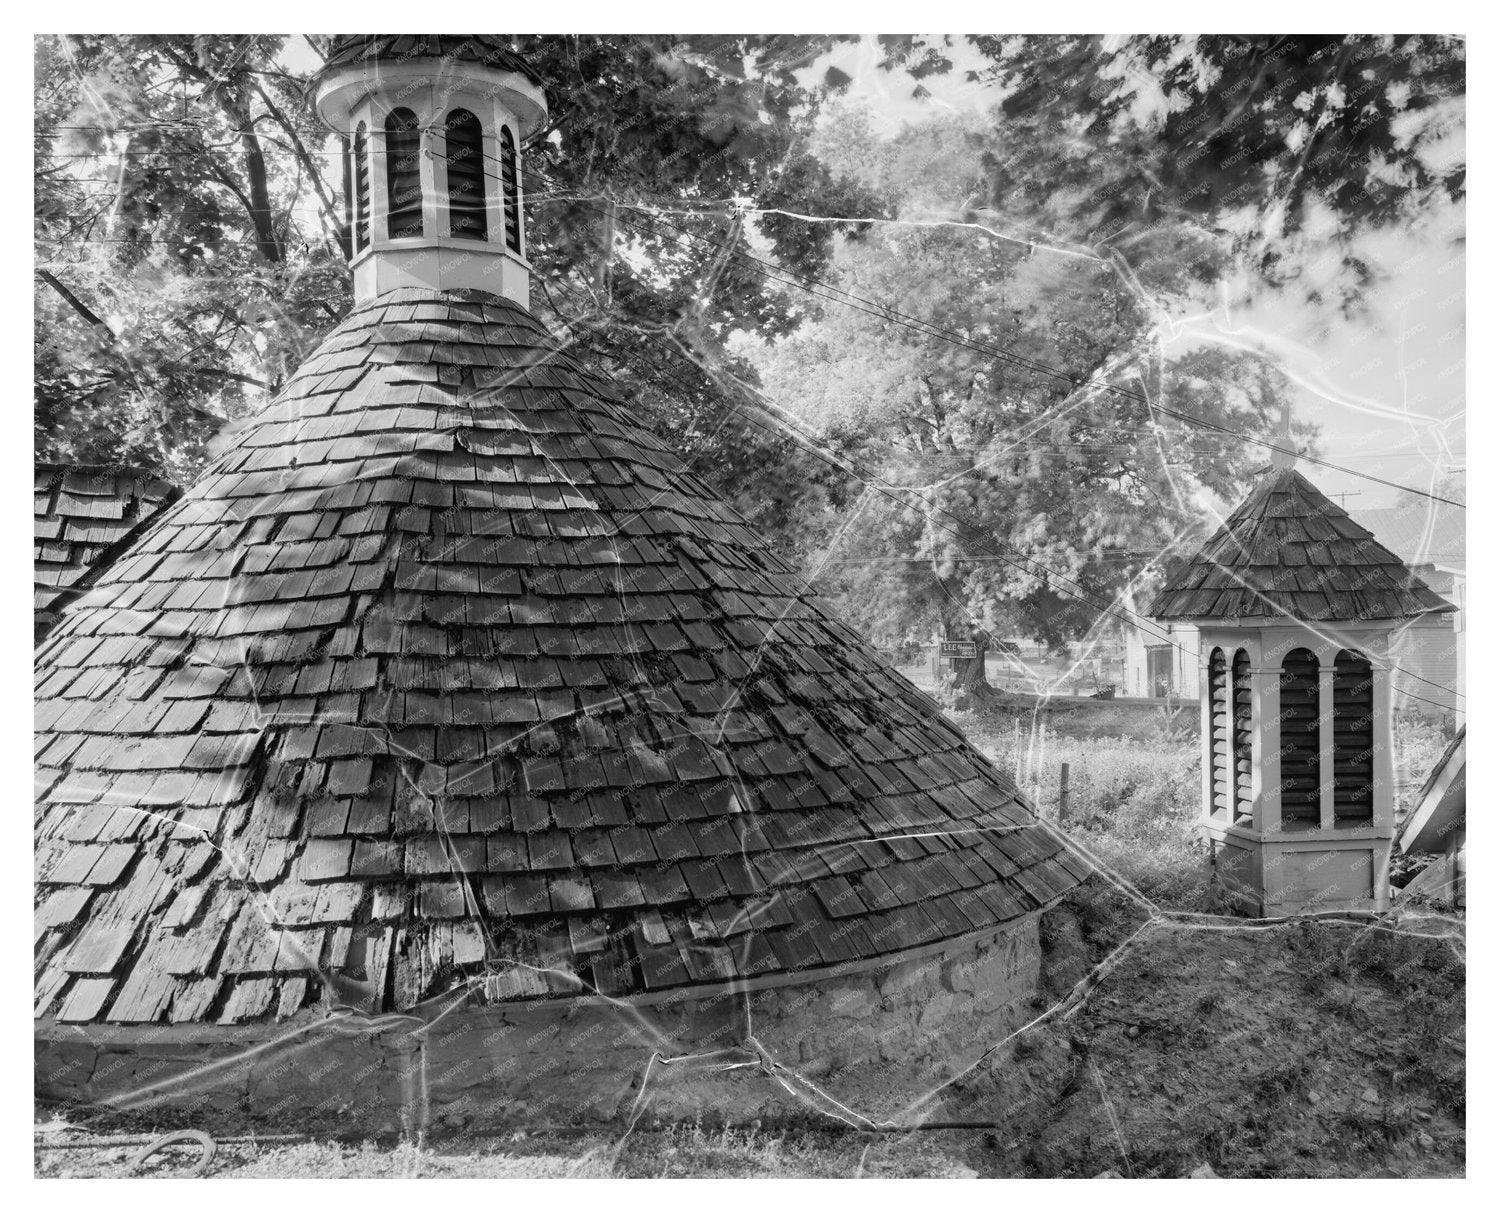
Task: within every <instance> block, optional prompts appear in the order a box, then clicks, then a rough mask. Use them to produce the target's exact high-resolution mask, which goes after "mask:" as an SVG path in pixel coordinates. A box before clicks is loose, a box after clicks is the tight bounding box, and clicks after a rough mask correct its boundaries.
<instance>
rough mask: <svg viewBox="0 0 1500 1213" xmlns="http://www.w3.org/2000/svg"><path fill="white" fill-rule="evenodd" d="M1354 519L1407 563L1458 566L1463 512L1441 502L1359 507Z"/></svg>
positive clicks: (1462, 552) (1462, 554) (1461, 564)
mask: <svg viewBox="0 0 1500 1213" xmlns="http://www.w3.org/2000/svg"><path fill="white" fill-rule="evenodd" d="M1355 518H1356V519H1357V520H1358V522H1359V523H1360V524H1361V525H1362V526H1366V527H1368V528H1369V529H1370V531H1371V532H1372V533H1373V534H1374V536H1375V538H1376V539H1378V540H1379V541H1380V542H1381V543H1382V544H1384V545H1385V546H1386V547H1388V548H1390V550H1391V551H1393V552H1395V553H1396V555H1398V556H1400V557H1401V559H1402V560H1404V561H1406V563H1407V564H1409V565H1414V566H1415V565H1424V564H1425V565H1437V566H1440V567H1442V568H1445V569H1455V568H1456V569H1462V568H1463V567H1464V560H1465V548H1466V543H1465V540H1466V535H1465V530H1466V526H1465V521H1466V511H1465V510H1463V509H1462V508H1461V507H1459V506H1455V505H1447V504H1445V503H1443V502H1441V501H1435V502H1431V503H1423V504H1422V505H1421V506H1418V507H1416V508H1412V507H1410V506H1407V507H1400V506H1395V507H1391V508H1389V509H1378V510H1359V511H1357V512H1356V514H1355Z"/></svg>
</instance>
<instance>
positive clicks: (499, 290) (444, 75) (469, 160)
mask: <svg viewBox="0 0 1500 1213" xmlns="http://www.w3.org/2000/svg"><path fill="white" fill-rule="evenodd" d="M314 87H315V89H316V93H315V105H316V108H317V112H318V116H319V117H320V118H321V119H322V120H323V121H324V122H325V123H326V124H327V125H328V126H329V127H331V128H332V129H333V130H334V131H335V132H337V133H338V134H339V135H340V136H341V137H342V139H343V141H344V146H345V148H346V158H345V167H344V196H345V200H346V202H345V206H346V218H347V222H348V227H349V237H348V239H349V249H350V253H351V265H352V267H353V270H354V298H355V301H356V302H357V303H364V302H367V301H369V300H370V299H373V298H375V297H376V296H378V295H383V294H386V293H388V292H390V291H393V290H400V289H403V288H407V287H429V288H433V289H436V290H453V289H457V288H461V287H471V288H477V289H479V290H485V291H489V292H491V293H493V294H496V295H501V296H504V297H505V298H507V299H512V300H514V301H515V302H517V303H519V304H520V305H521V306H522V307H529V296H530V290H529V286H530V281H529V280H530V266H529V263H528V262H527V260H526V224H525V220H524V218H523V216H522V210H521V207H522V196H521V169H520V161H519V148H520V144H521V140H522V139H524V138H525V137H526V136H527V135H528V134H530V133H531V132H532V131H534V130H535V129H536V128H537V127H539V126H540V125H541V124H542V122H543V121H544V120H545V118H546V116H547V103H546V99H545V97H544V96H543V93H542V88H541V80H540V78H539V77H538V76H537V75H536V73H535V72H533V71H532V70H531V68H530V67H529V66H528V65H527V64H526V62H525V61H524V60H523V59H522V58H521V57H520V56H519V55H517V54H516V53H515V52H514V51H512V50H511V49H510V48H509V47H508V46H506V45H505V44H504V43H503V42H502V41H500V40H499V39H498V38H495V37H493V36H490V35H485V34H465V35H450V34H358V35H348V36H343V37H340V38H337V39H336V40H335V41H334V44H333V46H332V48H331V50H330V52H329V56H328V62H327V63H326V64H325V65H324V68H323V70H322V71H321V72H320V73H319V74H318V77H317V80H316V81H315V85H314Z"/></svg>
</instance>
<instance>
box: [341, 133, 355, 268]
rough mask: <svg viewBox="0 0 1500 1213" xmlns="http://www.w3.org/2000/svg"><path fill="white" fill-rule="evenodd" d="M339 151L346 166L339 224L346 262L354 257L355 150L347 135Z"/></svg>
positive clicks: (342, 139) (343, 137)
mask: <svg viewBox="0 0 1500 1213" xmlns="http://www.w3.org/2000/svg"><path fill="white" fill-rule="evenodd" d="M339 149H340V151H341V152H342V153H343V155H342V157H341V159H342V161H343V165H344V221H343V223H341V224H339V247H340V248H341V249H343V250H344V260H345V261H350V260H352V259H353V257H354V165H353V161H354V148H353V145H352V144H351V143H350V142H349V137H348V136H347V135H340V136H339Z"/></svg>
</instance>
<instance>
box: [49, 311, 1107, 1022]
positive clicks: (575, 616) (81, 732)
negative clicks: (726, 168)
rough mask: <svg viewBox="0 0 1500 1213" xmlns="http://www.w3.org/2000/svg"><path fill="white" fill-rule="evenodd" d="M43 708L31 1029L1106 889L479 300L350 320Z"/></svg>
mask: <svg viewBox="0 0 1500 1213" xmlns="http://www.w3.org/2000/svg"><path fill="white" fill-rule="evenodd" d="M38 678H39V687H38V693H37V704H36V721H37V727H38V746H39V749H38V758H37V779H38V800H37V810H38V813H37V831H36V836H37V841H38V869H37V870H38V886H37V887H38V898H39V902H38V910H37V925H38V930H39V932H41V933H42V935H43V940H42V944H41V947H40V948H39V952H38V955H39V956H40V957H41V960H40V962H39V966H38V993H37V1013H38V1015H43V1014H46V1013H53V1014H55V1015H56V1017H57V1018H58V1019H59V1020H61V1021H64V1022H73V1021H78V1022H83V1021H91V1020H104V1021H110V1022H142V1021H152V1020H161V1019H167V1020H171V1021H173V1022H177V1021H200V1020H204V1019H210V1018H212V1019H214V1020H218V1021H223V1022H236V1021H240V1020H247V1019H257V1018H266V1017H285V1016H288V1015H291V1014H293V1013H295V1012H296V1010H297V1008H298V1007H300V1006H302V1005H304V1003H307V1002H319V1003H320V1005H322V1006H323V1007H324V1008H325V1009H326V1007H327V1006H328V1005H329V1004H330V1003H331V1002H344V1003H353V1004H356V1005H359V1006H362V1007H365V1008H367V1009H370V1010H372V1011H381V1010H406V1009H409V1008H412V1007H414V1006H417V1005H418V1004H420V1003H422V1002H423V1001H424V1000H426V999H430V998H434V997H436V996H438V995H439V994H443V995H444V996H445V997H450V998H451V997H452V992H453V989H454V987H455V986H462V987H464V988H466V989H468V990H469V991H470V992H471V993H474V994H476V995H478V994H482V995H483V997H484V998H486V999H488V1000H491V1001H505V1000H509V999H520V998H534V997H544V996H547V995H568V994H573V993H577V992H580V991H582V992H585V993H587V992H592V991H593V990H598V991H599V992H601V993H604V994H607V995H622V994H639V993H649V992H652V991H655V990H659V989H667V988H672V987H677V986H690V985H708V984H716V983H720V982H723V981H726V980H730V979H748V978H753V977H760V976H769V977H777V976H781V977H786V976H789V975H791V974H794V973H798V972H800V971H802V970H817V969H820V968H822V967H824V966H832V965H838V964H843V963H850V962H860V961H866V960H869V961H872V962H874V961H878V960H879V958H884V957H897V956H899V955H901V954H903V953H905V952H907V951H909V950H911V949H913V948H916V947H919V946H921V945H924V944H929V943H935V942H938V941H942V940H946V939H952V938H956V937H960V936H965V935H967V934H970V933H974V932H980V931H984V930H989V929H993V928H995V927H997V926H998V925H1000V924H1003V923H1006V922H1008V921H1011V920H1014V919H1016V918H1018V917H1021V916H1024V915H1026V914H1028V913H1030V912H1032V911H1034V910H1036V909H1038V908H1039V907H1042V906H1044V905H1047V904H1049V903H1050V902H1052V901H1053V900H1055V899H1056V898H1057V897H1059V896H1060V895H1062V894H1063V893H1064V892H1066V891H1067V890H1068V889H1069V888H1071V887H1073V886H1074V885H1075V884H1077V883H1078V881H1079V880H1080V879H1081V878H1082V877H1083V876H1084V875H1085V871H1086V869H1085V866H1084V865H1083V864H1082V863H1081V862H1080V861H1079V860H1078V859H1077V858H1076V857H1074V856H1072V855H1070V854H1068V853H1066V852H1065V851H1064V850H1063V849H1062V844H1061V842H1060V840H1059V839H1058V837H1057V836H1056V835H1055V834H1054V833H1053V832H1051V831H1050V830H1048V829H1047V828H1045V827H1043V826H1041V825H1039V824H1038V823H1037V822H1036V820H1035V818H1034V817H1033V815H1032V813H1031V812H1030V811H1029V810H1028V808H1027V807H1026V805H1025V804H1024V803H1023V801H1022V798H1021V795H1020V793H1019V792H1018V791H1017V789H1016V786H1015V785H1014V783H1012V781H1011V780H1010V779H1009V778H1008V777H1007V776H1006V775H1005V774H1003V773H1002V772H1001V771H1000V770H998V769H997V768H996V767H994V766H992V765H991V764H990V763H989V761H987V760H986V759H985V758H984V756H983V755H981V754H980V753H979V752H978V751H977V750H975V749H974V748H973V747H972V746H970V745H969V744H968V743H967V742H966V741H965V740H964V737H963V735H962V734H961V733H960V732H959V730H958V729H957V728H956V727H955V726H954V725H953V724H952V723H950V722H949V721H947V720H946V719H945V718H944V717H943V715H942V713H941V711H940V710H939V709H938V707H937V705H936V704H935V703H934V702H933V701H932V700H931V699H929V698H928V697H927V696H925V695H923V694H921V693H920V692H918V691H917V690H916V689H915V688H913V687H912V686H911V685H910V684H909V683H907V682H906V681H905V680H904V679H902V678H901V677H900V676H899V675H897V674H896V673H894V672H893V671H891V670H890V669H888V668H887V667H886V666H885V665H884V664H883V663H882V662H881V661H880V659H879V657H878V656H877V655H876V654H875V652H874V651H873V650H872V649H871V648H870V647H869V646H868V645H867V644H866V643H865V642H864V641H863V640H862V639H861V638H860V637H859V635H858V634H856V633H855V632H854V631H853V630H851V629H850V628H849V627H847V626H846V625H844V624H843V623H841V622H839V621H838V620H837V619H836V618H835V617H834V616H833V615H832V614H831V612H830V610H829V608H828V607H827V606H826V605H825V604H824V602H823V601H822V600H821V599H820V598H819V596H818V595H817V594H816V593H815V592H814V591H813V590H812V589H811V588H810V587H809V586H808V584H807V582H806V581H805V579H804V578H802V577H801V576H800V575H799V574H798V573H797V571H796V570H795V569H794V568H793V567H792V566H790V565H789V564H787V563H786V562H785V561H783V560H782V559H781V558H780V557H779V556H778V555H777V554H776V553H775V551H774V550H773V549H772V547H771V546H770V545H769V543H768V542H767V540H766V539H765V537H764V536H763V535H762V534H760V533H759V532H758V531H757V530H756V529H755V528H754V527H753V526H751V525H749V524H747V523H746V521H745V520H744V519H743V518H742V517H741V516H740V515H738V514H737V513H736V512H735V511H734V509H733V508H732V507H731V506H729V505H728V504H727V503H726V502H725V501H724V500H723V499H722V498H721V497H720V496H718V495H717V494H716V493H715V492H714V491H713V490H712V489H711V488H709V487H708V486H707V485H706V484H705V483H704V482H703V481H701V480H700V479H699V478H698V477H697V476H696V475H694V474H693V472H692V471H691V470H690V469H689V468H688V467H687V466H686V465H685V464H684V463H683V461H682V460H681V459H679V458H678V457H677V456H676V455H674V454H672V453H671V452H670V451H669V450H667V449H666V448H665V447H664V446H663V445H662V443H661V442H660V441H658V440H657V439H656V438H655V437H654V436H653V435H652V434H651V433H650V432H649V431H647V430H646V429H645V428H644V427H643V426H642V425H641V424H640V423H639V421H638V420H637V419H636V417H635V416H634V414H633V412H632V409H631V407H630V403H629V402H628V401H627V400H625V399H623V398H622V397H621V395H620V394H619V392H618V391H617V390H616V389H615V388H614V387H613V386H612V385H611V384H610V383H609V382H607V381H606V380H604V379H601V378H599V377H597V376H596V375H594V374H592V373H591V372H589V371H588V370H586V369H585V368H584V367H582V366H581V365H579V364H578V363H577V362H576V361H575V360H574V359H573V358H572V357H571V356H570V355H569V354H568V353H566V352H565V351H563V350H561V349H560V348H559V347H558V346H557V345H556V344H555V343H554V342H553V341H552V340H551V339H550V338H549V337H548V335H547V333H546V331H545V330H544V329H543V327H542V326H541V325H540V324H539V323H538V322H537V321H536V320H535V319H533V318H532V317H531V315H530V314H529V313H528V312H526V311H525V310H524V309H522V308H521V307H519V306H517V305H515V304H513V303H510V302H507V301H505V300H502V299H500V298H497V297H495V296H492V295H488V294H484V293H480V292H472V291H463V292H448V293H442V294H440V293H437V292H432V291H426V290H415V289H413V290H400V291H394V292H391V293H389V294H385V295H382V296H379V297H378V298H376V299H375V300H373V301H371V302H370V303H368V304H365V305H363V306H361V307H359V308H357V309H356V310H355V311H354V312H352V313H351V314H350V315H349V316H348V318H347V319H346V320H345V321H344V322H343V323H342V324H340V325H339V326H338V327H337V328H336V329H335V330H334V331H333V333H332V334H330V336H329V337H328V339H327V340H326V341H325V342H324V343H323V345H322V346H321V347H320V348H319V349H318V351H317V352H316V353H315V354H314V355H313V356H312V357H310V358H309V359H308V360H307V362H306V363H305V364H304V365H303V366H302V367H301V368H300V369H299V371H298V372H297V374H296V375H295V376H294V378H293V379H292V381H291V383H290V384H289V385H288V387H287V389H286V391H285V392H284V393H283V395H282V396H281V397H280V398H279V400H278V401H277V402H276V403H275V404H273V405H272V406H271V407H270V408H268V409H267V411H265V412H264V413H263V414H261V415H260V416H258V417H256V418H255V419H254V420H253V421H252V422H251V423H249V425H248V426H247V428H246V429H245V430H244V431H243V432H242V433H241V434H240V436H239V437H238V439H237V442H236V444H235V445H234V446H232V447H231V448H229V449H228V450H227V451H226V452H225V453H224V454H223V455H221V456H220V458H219V459H218V460H217V461H216V462H215V464H214V465H213V466H212V467H211V468H210V469H209V471H208V472H207V473H206V474H205V475H204V476H202V477H201V478H200V479H199V481H198V482H197V483H196V484H195V485H194V486H193V487H192V488H191V489H190V490H189V491H188V492H187V493H186V494H185V495H184V497H183V498H182V500H180V501H179V502H178V503H177V504H176V505H174V506H173V507H172V508H171V509H170V510H169V511H168V512H167V513H166V514H165V515H164V516H163V517H162V519H161V520H160V521H159V523H158V525H157V526H155V527H154V528H153V529H152V530H151V532H150V534H149V535H147V536H146V537H145V538H144V539H143V540H142V541H140V542H138V543H137V544H136V545H135V546H134V547H133V548H132V550H131V551H130V552H129V553H128V554H126V555H125V556H124V557H123V558H122V559H121V560H119V561H118V562H117V563H116V564H115V565H113V566H112V568H111V569H110V570H108V572H107V573H105V574H104V575H103V576H102V577H101V578H100V580H99V582H98V583H97V584H96V585H95V586H94V587H93V588H92V589H91V590H90V591H89V593H88V594H87V595H86V596H84V597H83V598H82V599H80V600H79V601H78V602H76V603H74V604H73V605H72V606H71V607H70V608H69V610H68V612H67V613H66V614H65V615H64V617H63V619H62V621H61V622H60V624H59V625H58V627H57V628H56V629H55V630H54V632H53V633H52V635H51V636H50V637H49V639H48V641H47V642H46V644H45V645H44V646H43V647H42V649H41V650H40V651H39V670H38ZM580 983H582V984H580Z"/></svg>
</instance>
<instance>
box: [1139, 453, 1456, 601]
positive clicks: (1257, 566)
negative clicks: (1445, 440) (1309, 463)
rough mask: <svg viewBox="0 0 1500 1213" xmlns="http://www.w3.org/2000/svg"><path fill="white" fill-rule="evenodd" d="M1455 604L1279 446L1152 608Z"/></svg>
mask: <svg viewBox="0 0 1500 1213" xmlns="http://www.w3.org/2000/svg"><path fill="white" fill-rule="evenodd" d="M1453 609H1454V607H1453V605H1452V604H1451V603H1449V602H1447V601H1446V600H1445V599H1443V598H1440V597H1439V596H1438V595H1437V594H1435V593H1433V592H1432V590H1430V589H1429V588H1428V587H1427V585H1426V583H1425V582H1423V581H1422V579H1421V578H1420V577H1418V576H1417V575H1416V574H1415V573H1414V572H1412V570H1411V569H1410V568H1408V567H1407V565H1406V564H1405V563H1404V562H1403V561H1402V559H1401V558H1400V557H1399V556H1397V555H1396V554H1395V553H1394V552H1392V551H1391V550H1390V549H1389V548H1386V547H1384V546H1382V545H1381V543H1380V541H1379V540H1377V539H1376V538H1375V536H1374V535H1372V534H1371V533H1370V532H1369V531H1368V530H1367V529H1366V528H1364V527H1362V526H1360V524H1359V523H1357V522H1355V521H1354V519H1353V518H1351V517H1350V516H1349V515H1348V513H1346V512H1345V511H1344V510H1342V509H1341V508H1339V507H1338V506H1337V505H1335V504H1334V503H1333V502H1332V501H1330V500H1329V499H1328V498H1327V497H1325V496H1324V495H1323V494H1322V493H1321V492H1319V491H1318V489H1317V487H1316V486H1315V485H1314V484H1313V483H1312V482H1311V481H1309V480H1308V479H1307V478H1306V477H1305V476H1303V475H1302V474H1301V473H1300V472H1298V471H1297V470H1296V468H1295V466H1293V460H1292V459H1291V457H1290V456H1289V454H1288V453H1287V452H1283V451H1280V450H1278V452H1277V458H1276V460H1275V461H1274V462H1273V463H1272V465H1271V466H1270V467H1269V468H1267V469H1265V470H1264V471H1262V473H1261V474H1260V480H1259V483H1258V484H1257V485H1256V486H1255V488H1254V489H1253V490H1252V491H1251V492H1250V495H1249V496H1248V497H1246V498H1245V500H1244V501H1242V502H1240V504H1239V505H1238V506H1236V507H1235V509H1234V511H1233V512H1232V513H1231V514H1230V515H1229V517H1228V518H1226V519H1225V520H1224V524H1223V525H1222V526H1221V527H1219V529H1218V530H1217V531H1215V532H1214V533H1213V535H1212V536H1211V537H1210V538H1209V540H1208V542H1207V543H1205V544H1204V545H1203V546H1202V547H1201V548H1200V549H1199V550H1198V551H1197V553H1196V554H1195V555H1193V556H1192V557H1191V558H1190V559H1189V560H1188V561H1186V562H1185V563H1183V564H1181V565H1179V566H1178V567H1177V568H1176V569H1174V570H1172V571H1171V572H1169V574H1168V576H1167V579H1166V584H1165V585H1164V586H1163V587H1162V589H1161V591H1160V592H1159V593H1158V594H1157V596H1156V598H1155V600H1154V601H1153V602H1152V604H1151V606H1150V607H1149V608H1148V610H1147V614H1149V615H1151V616H1153V617H1154V618H1157V619H1174V620H1186V621H1192V620H1203V619H1267V618H1273V617H1280V618H1291V619H1299V620H1304V621H1306V622H1309V623H1326V622H1333V621H1335V620H1349V621H1354V620H1361V619H1406V618H1411V617H1412V616H1416V615H1425V614H1427V613H1428V612H1429V611H1451V610H1453Z"/></svg>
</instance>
